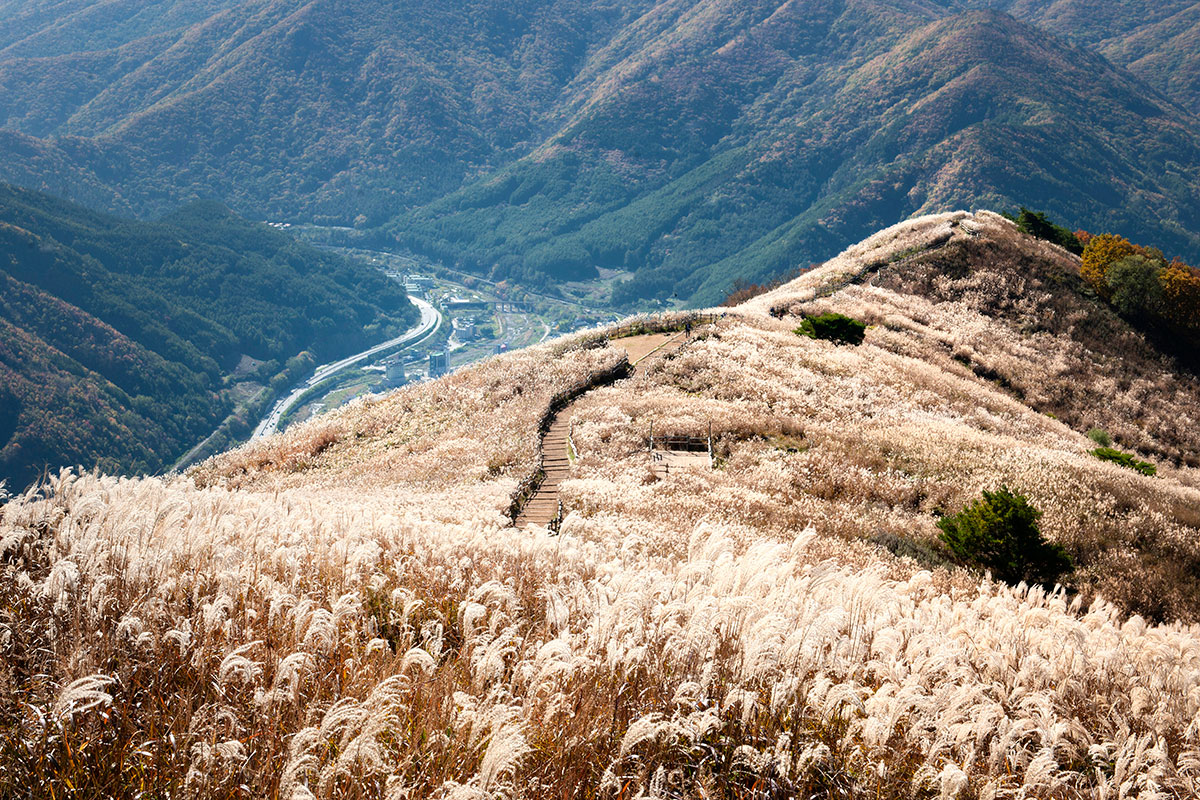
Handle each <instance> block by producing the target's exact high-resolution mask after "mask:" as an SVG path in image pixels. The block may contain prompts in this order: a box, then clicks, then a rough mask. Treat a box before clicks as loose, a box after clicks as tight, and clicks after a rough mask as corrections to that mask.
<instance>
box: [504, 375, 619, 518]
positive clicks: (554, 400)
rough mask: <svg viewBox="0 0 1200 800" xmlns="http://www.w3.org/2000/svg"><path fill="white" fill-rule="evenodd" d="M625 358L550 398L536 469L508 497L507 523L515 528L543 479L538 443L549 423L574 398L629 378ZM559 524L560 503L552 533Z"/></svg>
mask: <svg viewBox="0 0 1200 800" xmlns="http://www.w3.org/2000/svg"><path fill="white" fill-rule="evenodd" d="M629 369H630V368H629V357H628V356H625V355H622V356H621V360H620V361H618V362H617V363H616V364H615V365H613V366H611V367H609V368H608V369H603V370H600V371H599V372H589V373H588V374H587V377H586V378H584V379H583V380H581V381H579V382H577V383H576V384H575V385H573V386H571V387H570V388H568V389H564V390H562V391H561V392H558V393H556V394H555V395H554V396H553V397H551V398H550V402H549V403H548V404H547V405H546V410H545V411H543V412H542V416H541V418H540V419H539V420H538V428H537V431H538V460H537V467H536V468H535V469H534V471H533V474H531V475H530V476H529V477H527V478H525V480H523V481H521V483H520V484H519V485H518V486H517V489H516V491H515V492H513V495H512V502H510V503H509V506H508V516H509V519H511V520H512V521H513V523H514V524H515V523H516V521H517V517H518V516H520V515H521V511H522V509H524V508H525V505H526V504H527V503H528V502H529V501H530V499H532V498H533V496H534V495H535V494H537V491H538V489H540V488H541V486H542V481H544V480H545V479H546V467H545V463H546V460H545V459H546V454H545V449H544V448H543V446H542V440H543V439H545V438H546V432H547V431H549V430H550V425H551V423H553V422H554V417H555V416H557V415H558V412H560V411H562V410H563V409H564V408H566V407H567V406H568V405H570V404H571V402H572V401H574V400H575V399H576V398H578V397H579V396H580V395H582V394H584V393H585V392H589V391H591V390H592V389H594V388H596V387H597V386H605V385H607V384H610V383H613V382H615V381H618V380H620V379H621V378H624V377H626V376H628V375H629ZM561 521H562V502H561V501H560V502H559V506H558V515H557V516H556V517H555V519H554V521H552V523H551V527H552V529H553V530H557V529H558V528H557V525H556V524H555V523H561Z"/></svg>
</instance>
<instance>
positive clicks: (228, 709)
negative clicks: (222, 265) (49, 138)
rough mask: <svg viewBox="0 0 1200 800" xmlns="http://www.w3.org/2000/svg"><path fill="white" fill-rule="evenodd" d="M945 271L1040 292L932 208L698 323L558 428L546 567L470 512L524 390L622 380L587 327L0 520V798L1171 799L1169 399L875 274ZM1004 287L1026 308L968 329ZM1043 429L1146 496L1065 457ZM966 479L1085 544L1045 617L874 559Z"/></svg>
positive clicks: (72, 475) (979, 289)
mask: <svg viewBox="0 0 1200 800" xmlns="http://www.w3.org/2000/svg"><path fill="white" fill-rule="evenodd" d="M960 240H961V241H964V242H968V245H969V242H971V241H985V242H994V243H998V244H997V245H996V246H998V247H999V246H1005V247H1012V248H1016V247H1019V248H1021V249H1022V251H1023V252H1025V253H1026V254H1027V255H1026V257H1027V258H1029V259H1034V260H1039V259H1040V260H1041V261H1042V262H1045V263H1046V264H1050V265H1052V266H1055V268H1056V269H1057V268H1060V267H1061V268H1062V269H1070V268H1072V264H1073V263H1074V262H1072V260H1071V257H1070V256H1068V255H1067V254H1066V253H1065V252H1063V251H1061V250H1059V249H1058V248H1056V247H1054V246H1052V245H1049V244H1046V243H1042V242H1034V241H1032V240H1028V239H1025V238H1023V237H1020V235H1019V234H1018V233H1017V232H1016V231H1015V228H1013V226H1012V225H1011V224H1010V223H1008V222H1007V221H1005V220H1003V219H1002V218H1000V217H998V216H996V215H993V214H989V213H987V212H981V213H978V214H975V215H968V214H965V213H955V214H944V215H939V216H933V217H924V218H921V219H918V220H913V221H910V222H907V223H903V224H902V225H900V226H897V227H895V228H891V229H888V230H886V231H883V232H881V233H880V234H877V235H876V236H874V237H872V238H871V239H868V240H867V241H866V242H864V243H862V244H860V245H856V246H855V247H852V248H850V249H849V250H847V251H846V252H845V253H843V254H842V255H841V256H839V257H838V258H836V259H834V260H832V261H830V262H829V263H828V264H826V265H824V266H823V267H821V268H818V269H816V270H813V271H811V272H809V273H806V274H805V275H803V276H802V277H801V278H799V279H797V280H796V281H794V282H792V283H790V284H787V285H785V286H783V287H782V288H780V289H777V290H775V291H773V292H770V293H768V294H765V295H762V296H760V297H758V298H755V299H753V300H751V301H749V302H748V303H746V304H745V305H743V306H739V307H737V308H734V309H731V310H730V311H729V313H728V314H727V315H726V316H725V317H724V318H723V319H722V320H721V321H720V322H718V323H717V324H716V325H714V326H711V327H704V328H702V329H700V330H698V331H697V335H696V336H695V337H694V339H693V340H692V341H690V342H689V343H688V344H686V345H685V346H684V347H682V348H680V349H679V350H678V351H677V352H675V353H673V354H672V355H670V356H669V357H663V358H658V359H654V360H650V361H648V362H646V364H645V366H643V367H640V368H639V369H638V371H637V373H636V374H635V375H634V377H632V378H631V379H629V380H628V381H624V382H621V383H617V384H615V385H612V386H608V387H603V388H599V389H596V390H594V391H592V392H590V393H588V394H587V395H585V396H584V397H583V398H582V399H581V400H579V401H578V402H577V403H576V404H575V405H574V406H572V407H571V410H570V413H571V414H572V415H573V418H574V419H575V432H574V441H575V442H576V446H577V449H578V451H579V456H578V458H577V460H576V461H575V463H574V466H573V468H572V473H571V478H570V480H568V481H567V482H566V483H565V484H564V485H563V487H562V498H563V503H564V509H565V512H566V514H565V519H564V521H563V525H562V531H561V534H560V535H557V536H551V535H549V534H548V533H547V532H546V531H545V530H542V529H536V530H517V529H515V528H513V527H511V525H510V523H509V520H508V517H507V516H506V511H507V509H508V503H509V500H510V496H511V494H512V492H513V490H514V489H515V488H516V486H517V484H518V483H519V482H520V481H521V480H522V479H523V478H525V477H526V476H527V475H528V474H529V473H530V472H531V471H532V469H533V468H534V464H535V462H536V458H537V447H538V440H537V435H536V426H537V422H538V419H539V417H540V415H541V414H542V412H543V411H544V409H545V407H546V404H547V403H548V402H549V398H550V397H551V396H552V395H553V394H554V393H555V392H556V391H559V390H561V389H562V388H565V387H567V386H570V385H572V384H573V383H575V382H577V381H579V380H581V379H583V378H584V377H586V376H587V374H588V373H589V372H594V371H598V370H602V369H605V368H607V367H610V366H612V365H613V364H615V363H617V362H618V361H619V359H620V358H621V357H622V353H621V351H620V350H619V348H618V347H617V346H616V345H617V344H619V340H617V341H614V342H613V343H610V344H608V345H604V344H603V343H602V342H599V340H598V339H597V336H596V332H590V333H587V334H583V335H578V336H576V337H573V338H567V339H564V340H559V341H556V342H551V343H548V344H546V345H542V346H538V347H535V348H531V349H529V350H525V351H521V352H517V353H512V354H507V355H504V356H500V357H496V358H494V359H492V360H490V361H488V362H485V363H483V364H481V365H479V366H476V367H472V368H469V369H465V370H462V371H460V372H458V373H456V374H454V375H451V376H449V377H447V378H445V379H442V380H440V381H438V382H436V383H432V384H426V385H422V386H417V387H411V388H407V389H403V390H400V391H398V392H395V393H392V394H389V395H386V396H377V397H371V398H368V399H366V400H365V401H359V402H356V403H355V404H352V405H351V406H348V407H347V408H345V409H343V410H340V411H338V412H334V413H332V414H329V415H327V416H324V417H320V418H318V419H316V420H313V421H311V422H309V423H306V424H303V425H301V426H298V427H295V428H293V429H291V430H289V431H287V432H286V433H284V434H281V435H279V436H276V437H273V438H270V439H268V440H265V441H263V442H256V443H254V444H250V445H246V446H244V447H242V448H240V449H238V450H234V451H231V452H230V453H227V454H224V455H221V456H218V457H216V458H214V459H212V460H210V461H208V462H206V463H204V464H202V465H200V466H198V467H196V468H194V469H193V470H192V471H190V472H189V473H188V474H185V475H182V476H174V477H169V478H143V479H131V478H118V477H112V476H104V475H96V474H79V473H77V472H73V471H63V472H62V473H60V474H58V475H56V476H54V477H52V478H51V479H49V480H48V481H47V482H46V483H45V484H43V485H41V486H39V487H36V488H34V489H32V490H30V491H29V492H27V493H25V494H23V495H20V496H17V497H13V498H11V499H9V500H8V502H7V503H6V504H4V505H3V506H2V507H0V568H2V569H3V580H2V588H0V688H2V689H3V694H4V695H5V699H4V700H3V701H2V702H0V782H2V783H3V784H4V785H6V786H8V787H9V790H7V791H5V792H3V794H13V795H15V796H24V795H28V796H39V797H41V796H45V797H51V796H53V797H63V796H70V795H71V794H72V793H74V794H75V795H76V796H103V795H105V794H108V795H112V796H130V797H135V796H136V797H142V796H145V797H168V796H169V797H222V798H223V797H280V798H294V799H296V800H299V799H302V798H312V797H317V798H334V797H338V798H341V797H346V798H356V797H385V798H396V799H399V798H559V797H562V798H568V797H571V798H573V797H602V798H621V799H622V800H632V798H651V797H653V798H712V797H726V798H790V797H795V798H801V797H803V798H809V797H829V798H835V797H836V798H979V799H980V800H983V799H984V798H1074V797H1078V798H1097V800H1099V799H1100V798H1113V799H1114V800H1115V799H1116V798H1146V799H1147V800H1148V799H1149V798H1191V797H1197V796H1200V628H1197V627H1196V625H1195V624H1194V619H1195V617H1192V616H1190V614H1191V611H1190V610H1189V609H1190V606H1188V605H1187V602H1188V601H1187V598H1186V597H1183V596H1179V597H1176V596H1175V595H1172V594H1171V592H1172V591H1175V592H1176V593H1177V594H1178V593H1179V592H1181V591H1182V590H1179V589H1174V590H1172V589H1171V588H1170V587H1171V586H1173V585H1174V584H1172V583H1171V581H1172V580H1173V579H1172V575H1173V574H1174V573H1172V572H1171V571H1170V570H1171V569H1172V568H1173V567H1172V564H1173V563H1191V562H1190V561H1188V559H1191V558H1197V557H1200V544H1198V542H1200V539H1198V534H1200V472H1198V471H1197V470H1196V468H1195V467H1191V466H1187V465H1186V463H1185V462H1182V461H1179V460H1178V459H1176V460H1172V459H1173V458H1175V457H1176V456H1177V455H1178V454H1179V453H1184V452H1192V453H1196V452H1200V448H1193V447H1192V443H1193V442H1195V441H1196V437H1198V436H1200V434H1198V433H1196V429H1197V428H1200V424H1198V423H1200V421H1198V420H1196V418H1195V415H1196V413H1197V411H1196V409H1197V408H1200V390H1198V388H1197V387H1196V386H1195V385H1194V381H1192V382H1190V381H1188V380H1187V379H1184V378H1181V377H1179V376H1178V375H1177V374H1175V373H1174V372H1172V371H1171V370H1170V369H1169V368H1168V367H1169V365H1156V364H1150V365H1149V366H1146V365H1141V366H1139V367H1138V368H1137V369H1138V371H1137V372H1136V373H1128V374H1127V372H1125V370H1128V369H1131V368H1130V367H1128V365H1126V364H1124V363H1123V362H1121V361H1119V360H1114V359H1108V358H1105V357H1102V356H1100V355H1097V354H1096V352H1093V351H1092V350H1089V348H1088V347H1086V346H1085V345H1082V344H1080V343H1079V341H1078V340H1077V339H1072V338H1070V337H1069V336H1067V335H1065V334H1063V333H1061V332H1055V331H1054V330H1034V329H1031V328H1030V327H1029V326H1028V325H1023V324H1022V323H1021V322H1020V320H1021V319H1022V318H1023V315H1024V316H1025V317H1029V316H1031V315H1034V314H1036V313H1038V306H1037V303H1039V302H1042V301H1041V300H1039V299H1038V297H1039V292H1043V291H1049V290H1047V289H1044V288H1039V287H1036V286H1033V285H1032V284H1031V283H1030V282H1031V281H1032V278H1028V277H1023V276H1021V275H1016V276H1014V275H1013V274H1011V273H1002V272H999V271H997V272H996V273H994V274H993V273H988V272H987V271H983V270H977V271H975V272H973V273H972V274H971V275H968V276H965V277H963V278H962V279H961V280H960V283H959V284H956V286H955V287H954V291H955V292H956V293H957V294H956V297H957V298H958V299H955V300H932V299H928V298H927V297H924V296H920V295H918V294H916V293H910V292H906V291H904V290H903V286H901V285H900V284H899V283H897V281H902V280H903V279H904V277H903V276H904V275H905V274H907V273H905V272H904V271H905V270H907V269H909V267H908V266H907V265H906V262H905V261H904V260H903V259H894V258H893V257H894V256H895V255H896V254H901V253H910V252H914V251H920V250H922V249H923V248H932V247H937V246H941V245H942V243H944V242H946V241H949V242H950V243H951V244H954V243H956V242H959V241H960ZM968 245H964V246H968ZM971 246H973V245H971ZM879 264H883V265H884V266H882V267H877V265H879ZM868 267H871V269H868ZM889 270H894V271H896V272H897V274H898V275H899V277H895V276H891V277H889ZM889 281H890V283H889ZM1014 281H1016V282H1020V281H1026V283H1024V284H1022V285H1021V286H1019V287H1014V286H1012V285H1010V284H1012V283H1013V282H1014ZM1009 296H1014V297H1016V296H1019V297H1025V298H1029V299H1027V300H1024V301H1021V302H1024V303H1028V304H1030V305H1029V306H1028V307H1025V306H1022V305H1021V302H1014V303H1012V304H1010V306H1006V308H1005V309H1004V313H1003V314H997V313H995V309H994V308H992V304H994V303H995V302H996V298H997V297H1009ZM798 309H800V310H803V311H804V313H819V312H821V311H826V310H833V311H839V312H841V313H846V314H851V315H853V316H856V317H858V318H860V319H863V320H866V321H867V322H869V323H870V324H871V327H870V328H869V330H868V332H867V337H866V341H865V342H864V344H862V345H861V346H859V347H856V348H851V347H838V346H836V345H833V344H831V343H829V342H824V341H816V340H812V339H808V338H805V337H801V336H797V335H796V334H794V333H793V332H792V330H793V329H794V328H795V327H796V325H797V324H798V323H797V319H798V318H797V317H796V316H795V313H796V311H797V310H798ZM1064 325H1066V323H1064ZM597 344H599V345H600V346H595V345H597ZM981 374H982V375H984V376H985V377H981ZM987 375H1002V376H1010V377H1006V378H1005V380H1006V381H1007V382H1008V384H1009V386H1008V390H1006V387H1005V386H1003V385H1000V384H999V383H998V382H997V381H996V380H992V379H989V378H987V377H986V376H987ZM1081 376H1082V377H1081ZM1066 381H1072V382H1073V384H1072V385H1074V386H1075V387H1076V389H1075V393H1076V394H1077V395H1079V397H1074V396H1072V397H1061V398H1060V397H1058V395H1057V394H1056V392H1059V393H1061V385H1062V384H1064V382H1066ZM1014 386H1015V387H1017V388H1019V389H1020V392H1021V394H1022V396H1020V397H1018V396H1015V395H1014V391H1015V390H1014V389H1012V387H1014ZM1039 393H1040V394H1039ZM1050 403H1060V404H1061V405H1062V407H1063V408H1066V409H1068V410H1070V413H1072V414H1075V413H1078V414H1091V415H1092V416H1088V417H1086V421H1087V422H1088V423H1090V424H1094V425H1103V426H1104V427H1106V428H1107V429H1108V430H1110V431H1112V432H1113V434H1114V435H1115V436H1117V437H1118V438H1120V439H1121V440H1122V441H1125V442H1128V443H1129V445H1130V446H1136V447H1138V448H1139V450H1141V451H1142V452H1146V453H1150V454H1154V455H1156V457H1157V458H1158V459H1159V468H1160V471H1159V475H1158V477H1155V478H1149V477H1145V476H1143V475H1140V474H1137V473H1134V472H1131V471H1129V470H1124V469H1122V468H1121V467H1119V466H1116V465H1113V464H1110V463H1105V462H1101V461H1099V460H1097V459H1095V458H1094V457H1092V456H1091V455H1089V453H1088V451H1089V450H1090V449H1091V448H1092V446H1093V444H1092V443H1091V442H1090V441H1089V440H1088V439H1087V438H1086V436H1084V434H1083V433H1082V432H1081V429H1082V430H1086V427H1082V425H1068V424H1067V423H1066V422H1065V421H1063V420H1061V419H1055V418H1053V417H1051V416H1049V415H1047V414H1046V413H1042V412H1039V411H1038V410H1036V409H1037V408H1040V407H1048V406H1047V405H1046V404H1050ZM1080 409H1083V410H1080ZM1088 409H1093V410H1090V411H1089V410H1088ZM1064 413H1065V412H1064ZM1081 419H1083V417H1081ZM651 424H653V426H654V429H655V430H656V431H662V432H663V433H673V434H678V435H689V436H701V435H706V434H707V431H708V430H709V427H710V426H711V429H712V431H713V434H714V438H715V440H716V442H717V443H718V447H717V451H718V452H717V462H718V463H717V466H716V468H715V469H711V470H709V469H702V470H680V471H678V472H672V473H670V474H668V475H666V476H665V477H663V476H661V475H657V474H655V472H654V471H653V470H652V469H651V468H650V465H649V461H648V456H647V453H646V444H647V432H648V430H649V428H650V425H651ZM1180 431H1182V432H1180ZM1189 436H1190V437H1193V438H1192V439H1188V438H1187V437H1189ZM1189 448H1191V449H1189ZM1001 484H1006V485H1010V486H1013V487H1017V488H1019V489H1020V490H1021V491H1023V492H1025V493H1026V494H1028V495H1029V497H1030V498H1031V501H1032V502H1034V503H1035V504H1036V505H1037V506H1038V507H1039V508H1041V509H1043V510H1044V511H1045V517H1044V519H1043V530H1044V531H1045V533H1046V535H1047V536H1048V538H1050V539H1051V540H1053V541H1056V542H1058V543H1061V544H1063V545H1064V546H1066V547H1068V548H1069V549H1071V550H1072V552H1075V553H1077V554H1082V556H1083V557H1081V558H1080V560H1079V565H1078V569H1077V571H1076V575H1075V576H1074V578H1073V581H1074V588H1073V589H1064V588H1061V587H1060V588H1057V589H1054V590H1050V589H1047V588H1044V587H1029V586H1025V585H1020V586H1016V587H1012V586H1008V585H1005V584H1002V583H999V582H996V581H993V580H991V579H990V577H989V576H987V575H983V574H979V573H977V572H972V571H970V570H967V569H963V568H961V567H956V566H955V565H953V564H950V563H926V562H922V561H920V560H918V559H914V558H911V557H900V556H895V555H893V554H892V552H890V551H889V550H888V549H886V548H884V547H882V546H880V544H879V543H878V542H879V541H881V540H882V539H881V537H883V538H887V537H891V538H892V539H895V538H903V539H904V540H906V541H910V542H912V543H914V544H917V545H924V546H929V547H932V546H933V545H934V544H935V541H936V536H937V528H936V526H935V520H936V516H935V512H937V513H941V512H945V511H953V510H957V509H958V508H961V507H962V506H963V505H965V504H966V503H968V502H970V501H971V500H972V499H973V498H974V497H975V496H977V495H978V493H979V492H980V490H982V489H989V488H993V487H996V486H999V485H1001ZM1154 570H1160V571H1159V572H1155V571H1154ZM1156 581H1157V582H1156ZM1164 587H1165V588H1164ZM1138 592H1143V593H1147V594H1150V595H1155V596H1153V597H1149V598H1146V597H1142V596H1141V595H1139V594H1138ZM1152 601H1154V602H1161V603H1165V604H1167V605H1164V606H1163V608H1165V609H1167V610H1166V611H1164V612H1163V613H1162V614H1161V616H1162V621H1160V622H1157V623H1152V622H1150V621H1148V620H1147V618H1146V615H1145V614H1139V613H1138V610H1139V609H1141V608H1143V606H1144V604H1146V603H1150V602H1152ZM1139 604H1143V605H1139ZM1156 608H1157V606H1156ZM1175 620H1183V621H1175ZM13 787H23V788H22V789H19V790H16V791H14V790H13Z"/></svg>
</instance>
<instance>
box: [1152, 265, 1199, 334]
mask: <svg viewBox="0 0 1200 800" xmlns="http://www.w3.org/2000/svg"><path fill="white" fill-rule="evenodd" d="M1158 280H1159V283H1161V284H1162V288H1163V294H1164V295H1165V296H1166V298H1167V309H1168V313H1169V314H1170V315H1171V317H1172V319H1173V320H1174V321H1175V322H1178V323H1181V324H1184V325H1187V326H1189V327H1200V269H1196V268H1195V267H1189V266H1188V265H1187V264H1185V263H1183V262H1182V261H1180V260H1179V259H1178V258H1177V259H1175V260H1174V261H1172V262H1171V263H1170V264H1167V265H1166V266H1165V267H1163V269H1162V271H1161V272H1160V273H1159V274H1158Z"/></svg>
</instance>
